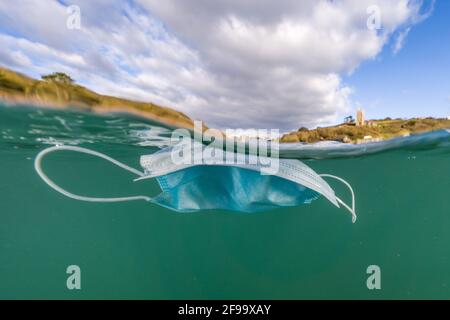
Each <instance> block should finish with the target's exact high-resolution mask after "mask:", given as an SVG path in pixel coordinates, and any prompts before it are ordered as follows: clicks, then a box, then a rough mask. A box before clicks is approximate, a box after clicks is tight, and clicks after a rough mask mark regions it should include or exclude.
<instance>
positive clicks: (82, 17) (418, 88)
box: [0, 0, 450, 132]
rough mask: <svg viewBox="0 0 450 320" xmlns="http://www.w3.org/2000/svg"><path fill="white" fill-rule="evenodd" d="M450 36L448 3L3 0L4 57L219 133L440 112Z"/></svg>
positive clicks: (446, 98) (444, 105)
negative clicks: (359, 112) (164, 109)
mask: <svg viewBox="0 0 450 320" xmlns="http://www.w3.org/2000/svg"><path fill="white" fill-rule="evenodd" d="M73 6H75V7H73ZM78 22H79V25H78ZM449 40H450V1H445V0H437V1H433V0H303V1H298V0H277V1H272V0H247V1H241V0H214V1H211V0H165V1H160V0H122V1H121V0H117V1H109V0H97V1H91V0H72V1H69V0H15V1H14V2H12V1H7V0H0V48H2V49H1V50H0V65H2V66H4V67H8V68H11V69H13V70H17V71H20V72H22V73H25V74H27V75H30V76H33V77H37V78H39V77H40V76H41V75H43V74H48V73H51V72H56V71H61V72H66V73H68V74H70V75H71V76H72V78H74V79H75V80H76V81H77V82H78V83H79V84H81V85H84V86H87V87H89V88H91V89H93V90H95V91H97V92H99V93H103V94H109V95H114V96H120V97H124V98H130V99H134V100H142V101H152V102H155V103H159V104H162V105H165V106H169V107H172V108H174V109H177V110H179V111H182V112H184V113H185V114H187V115H188V116H190V117H191V118H193V119H199V120H204V121H205V122H206V124H207V125H208V126H209V127H216V128H220V129H226V128H266V129H279V130H280V131H281V132H286V131H290V130H296V129H298V128H300V127H303V126H305V127H309V128H313V127H316V126H319V125H320V126H325V125H329V124H336V123H339V122H341V121H342V119H343V117H344V116H346V115H350V114H354V113H355V110H356V109H357V108H363V109H364V110H365V111H366V115H367V117H368V118H385V117H388V116H389V117H414V116H436V117H442V116H445V117H446V116H449V115H450V72H449V71H450V58H449V57H450V41H449Z"/></svg>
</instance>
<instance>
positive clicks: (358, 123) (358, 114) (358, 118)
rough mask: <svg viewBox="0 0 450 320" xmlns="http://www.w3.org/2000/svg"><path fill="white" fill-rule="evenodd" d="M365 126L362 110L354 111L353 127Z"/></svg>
mask: <svg viewBox="0 0 450 320" xmlns="http://www.w3.org/2000/svg"><path fill="white" fill-rule="evenodd" d="M365 124H366V120H365V117H364V110H362V109H358V111H356V122H355V125H356V126H357V127H362V126H364V125H365Z"/></svg>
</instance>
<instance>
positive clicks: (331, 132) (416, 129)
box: [281, 118, 450, 143]
mask: <svg viewBox="0 0 450 320" xmlns="http://www.w3.org/2000/svg"><path fill="white" fill-rule="evenodd" d="M448 128H450V120H448V119H435V118H425V119H422V118H420V119H419V118H413V119H408V120H403V119H395V120H392V119H390V118H386V119H384V120H371V121H369V122H368V124H367V125H365V126H359V127H357V126H355V125H354V124H341V125H338V126H333V127H327V128H320V127H319V128H317V129H314V130H308V129H305V128H301V129H299V130H298V131H296V132H291V133H288V134H286V135H284V136H283V137H282V138H281V142H319V141H340V142H346V143H360V142H369V141H379V140H386V139H391V138H395V137H401V136H407V135H410V134H416V133H423V132H428V131H434V130H440V129H448Z"/></svg>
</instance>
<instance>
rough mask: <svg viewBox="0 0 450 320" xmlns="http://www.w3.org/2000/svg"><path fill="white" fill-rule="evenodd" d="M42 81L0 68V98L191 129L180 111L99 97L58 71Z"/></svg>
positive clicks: (189, 122)
mask: <svg viewBox="0 0 450 320" xmlns="http://www.w3.org/2000/svg"><path fill="white" fill-rule="evenodd" d="M42 79H43V80H35V79H32V78H29V77H27V76H25V75H22V74H19V73H17V72H14V71H11V70H8V69H5V68H0V99H3V100H6V101H11V102H26V103H32V104H36V105H47V106H54V107H61V108H64V107H69V106H71V107H78V108H83V109H86V110H91V111H96V112H129V113H133V114H137V115H140V116H143V117H147V118H150V119H152V120H156V121H160V122H163V123H166V124H169V125H174V126H181V127H188V128H191V127H192V126H193V122H192V120H191V119H190V118H189V117H187V116H186V115H184V114H183V113H181V112H178V111H175V110H173V109H170V108H167V107H162V106H159V105H156V104H153V103H145V102H138V101H131V100H126V99H121V98H116V97H111V96H105V95H101V94H98V93H95V92H93V91H91V90H89V89H86V88H85V87H82V86H80V85H77V84H75V82H74V80H73V79H72V78H71V77H70V76H68V75H66V74H64V73H61V72H57V73H53V74H50V75H45V76H42Z"/></svg>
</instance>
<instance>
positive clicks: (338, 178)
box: [319, 174, 357, 223]
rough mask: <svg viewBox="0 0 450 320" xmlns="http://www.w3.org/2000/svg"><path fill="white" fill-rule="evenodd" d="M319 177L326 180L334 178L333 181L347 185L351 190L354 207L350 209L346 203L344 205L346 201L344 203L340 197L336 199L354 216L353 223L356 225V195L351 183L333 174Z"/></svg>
mask: <svg viewBox="0 0 450 320" xmlns="http://www.w3.org/2000/svg"><path fill="white" fill-rule="evenodd" d="M319 176H321V177H324V178H332V179H336V180H338V181H340V182H342V183H343V184H345V185H346V186H347V188H348V189H349V190H350V192H351V194H352V207H351V208H350V207H349V206H348V205H347V204H346V203H344V201H342V200H341V199H339V198H338V197H336V200H337V201H338V202H339V203H340V204H341V205H342V206H343V207H344V208H345V209H347V210H348V211H349V212H350V213H351V215H352V222H353V223H355V222H356V219H357V216H356V208H355V193H354V192H353V189H352V186H351V185H350V183H348V182H347V181H345V180H344V179H342V178H340V177H337V176H333V175H331V174H319Z"/></svg>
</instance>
